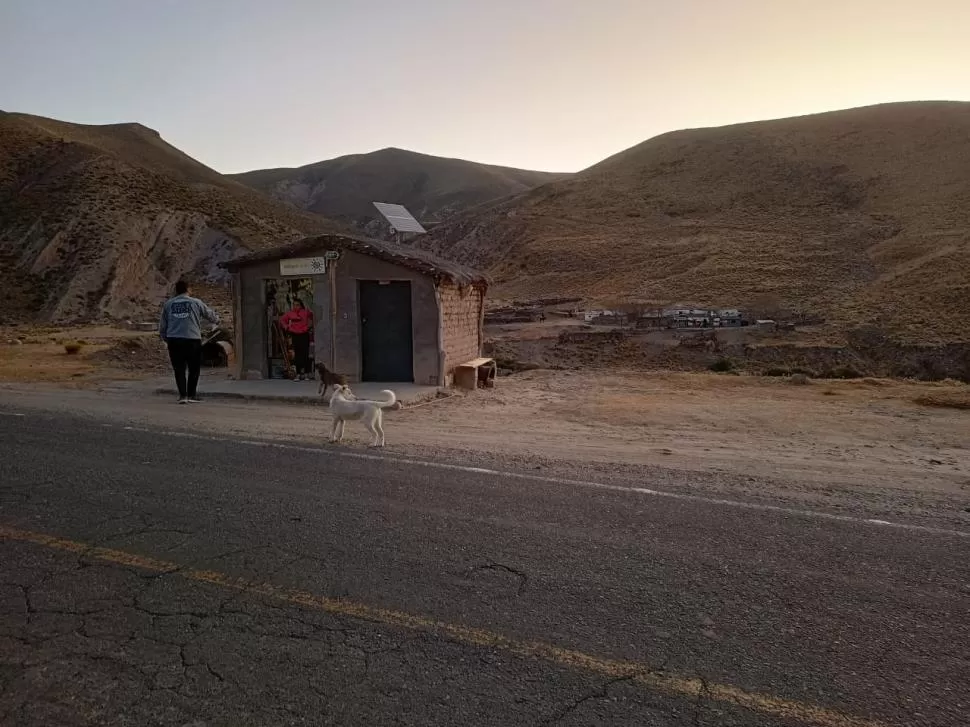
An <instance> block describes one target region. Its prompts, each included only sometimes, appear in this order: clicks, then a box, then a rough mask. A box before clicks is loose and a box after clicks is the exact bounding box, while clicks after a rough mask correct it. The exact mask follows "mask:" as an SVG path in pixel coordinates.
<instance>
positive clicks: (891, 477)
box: [0, 331, 970, 525]
mask: <svg viewBox="0 0 970 727" xmlns="http://www.w3.org/2000/svg"><path fill="white" fill-rule="evenodd" d="M117 333H118V332H116V331H115V332H111V331H104V332H101V337H99V336H98V335H95V334H96V332H91V331H88V332H86V333H85V334H84V335H86V337H87V338H86V340H89V341H90V343H89V345H88V346H86V347H85V348H84V349H83V350H82V352H81V353H80V354H78V355H75V356H71V355H68V354H66V353H64V351H63V345H62V344H58V343H55V342H53V341H50V340H47V341H46V342H43V343H33V344H28V343H24V344H21V345H2V346H0V381H2V382H7V383H6V384H5V385H3V384H0V387H2V388H0V402H4V401H6V402H10V403H16V402H17V401H22V402H26V401H27V400H28V399H30V396H31V394H36V395H37V396H38V397H41V398H43V397H44V396H48V393H45V392H51V391H54V390H56V388H60V387H63V386H65V385H66V386H69V387H71V388H74V389H82V390H83V389H91V391H90V392H89V396H88V397H87V398H85V397H81V398H78V397H77V396H75V398H74V399H63V397H62V401H60V402H59V403H58V406H62V405H63V406H68V405H70V406H75V407H79V408H81V409H82V410H88V411H95V410H97V409H98V408H99V407H106V408H111V409H113V410H122V409H124V407H125V406H127V404H122V403H121V402H122V400H124V401H125V402H129V403H131V407H132V412H130V413H129V414H126V416H129V417H130V418H132V420H133V421H135V420H137V421H145V422H149V421H151V422H153V423H156V424H158V423H161V424H163V425H167V426H172V427H176V426H183V425H185V423H186V422H185V413H184V409H183V408H181V407H174V406H170V404H171V402H169V401H167V400H163V399H161V398H160V397H153V396H151V394H150V392H151V390H152V389H151V387H150V386H148V384H147V383H145V384H140V383H139V382H140V381H142V380H145V381H146V382H147V381H149V380H152V379H154V380H156V381H157V377H158V376H159V375H162V376H164V375H166V372H165V367H164V359H163V358H162V359H159V358H158V354H159V352H160V349H158V347H157V345H156V344H155V342H154V339H151V340H150V341H149V342H145V343H139V344H138V347H137V348H136V349H134V353H131V354H127V353H126V352H127V351H128V350H129V349H130V348H131V347H132V345H133V344H132V343H131V341H130V340H128V339H138V340H140V339H139V336H138V334H125V335H117ZM47 335H48V338H50V337H54V338H59V337H63V334H62V332H61V333H59V332H53V333H50V334H47ZM80 337H81V335H80V334H78V335H75V336H74V337H73V338H74V339H75V340H76V339H77V338H80ZM141 338H144V336H141ZM153 346H154V347H155V348H152V347H153ZM125 356H129V358H127V359H126V358H125ZM119 357H120V358H119ZM160 362H161V363H160ZM125 382H127V383H125ZM40 384H43V386H40V387H39V385H40ZM203 388H204V383H203ZM77 394H80V392H76V395H77ZM146 400H150V402H151V403H150V405H147V406H146V403H145V402H146ZM71 401H73V402H74V403H73V404H71ZM968 407H970V386H967V385H964V384H960V383H956V382H940V383H909V382H903V381H891V380H882V379H860V380H854V381H810V382H809V383H808V384H806V385H802V386H799V385H794V384H792V383H791V382H790V380H788V379H785V378H768V377H759V376H732V375H719V374H713V373H675V372H622V371H612V372H611V371H596V372H583V371H547V370H537V371H527V372H522V373H519V374H515V375H513V376H506V377H501V378H499V379H498V381H497V386H496V388H495V389H493V390H480V391H477V392H474V393H472V394H469V395H467V396H463V395H458V396H455V397H452V398H450V399H446V400H440V401H436V402H434V403H431V404H427V405H418V406H416V407H414V408H409V409H403V410H401V411H396V412H391V413H389V414H388V416H387V425H386V429H387V432H388V435H387V436H388V443H389V449H390V451H391V452H396V453H400V454H407V455H410V456H429V457H439V456H448V457H451V458H456V459H461V460H462V461H480V462H483V463H485V464H489V465H507V466H515V467H525V468H529V469H537V470H542V471H543V472H545V473H549V472H556V473H559V474H568V473H570V472H576V471H581V472H583V473H584V476H589V473H595V474H596V476H598V477H607V476H610V475H617V474H622V475H623V476H624V477H626V478H627V479H629V478H630V477H638V476H641V475H644V476H645V475H649V477H650V478H651V480H650V481H651V482H656V481H657V478H658V477H661V476H662V473H671V472H676V473H679V474H680V475H683V476H687V475H691V476H694V475H698V476H699V475H704V477H702V478H699V479H698V478H695V480H696V482H698V483H700V482H703V489H705V490H707V491H712V490H713V491H717V492H723V493H729V494H731V495H732V496H738V495H745V496H759V495H766V494H767V493H768V491H769V490H770V491H771V495H772V497H776V496H778V495H779V494H780V495H783V496H784V497H785V498H788V499H792V500H794V501H799V502H804V501H811V502H812V503H813V504H818V503H823V504H830V505H832V506H835V507H851V505H852V503H853V502H854V501H856V500H860V499H866V498H869V499H871V498H873V497H876V498H877V499H878V498H883V499H886V498H888V500H887V501H889V500H894V501H905V502H906V503H907V504H906V507H907V508H909V509H911V510H912V509H914V508H915V509H916V510H920V509H926V510H934V511H945V512H947V513H949V514H950V515H949V516H950V517H952V518H955V519H956V520H957V521H959V522H963V521H966V524H968V525H970V512H964V510H965V509H970V408H968ZM135 409H137V410H138V412H140V413H138V414H137V415H136V414H135V413H134V410H135ZM328 420H329V416H328V413H327V409H326V408H325V407H323V406H321V407H313V406H310V407H306V406H304V407H298V406H295V405H279V404H268V403H248V402H247V403H243V402H226V401H212V402H210V403H209V404H207V405H206V406H205V407H203V410H201V411H200V410H193V413H192V419H191V422H189V423H190V425H191V426H193V427H198V428H199V429H202V430H204V431H207V432H210V433H212V432H222V433H226V434H237V435H245V436H259V437H263V438H265V437H269V438H278V439H287V440H298V441H301V440H302V441H307V442H313V443H314V444H319V443H321V442H322V441H323V439H324V436H325V433H326V432H327V431H328V429H329V427H328ZM357 429H358V428H353V427H351V428H349V429H348V435H349V438H350V445H349V446H354V447H362V446H363V444H364V433H363V431H362V430H361V431H357ZM577 468H578V469H577ZM663 476H666V475H663ZM661 479H662V477H661ZM678 481H679V482H680V483H681V485H682V486H684V487H690V486H691V482H693V481H694V480H690V478H689V477H688V478H687V479H684V477H680V479H679V480H678ZM646 486H651V485H646ZM698 486H700V485H698Z"/></svg>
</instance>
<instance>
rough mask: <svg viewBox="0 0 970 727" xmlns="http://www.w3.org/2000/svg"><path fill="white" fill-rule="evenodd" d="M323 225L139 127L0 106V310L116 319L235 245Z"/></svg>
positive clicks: (211, 270) (207, 271)
mask: <svg viewBox="0 0 970 727" xmlns="http://www.w3.org/2000/svg"><path fill="white" fill-rule="evenodd" d="M335 227H336V225H335V224H333V223H330V222H329V221H327V220H325V219H323V218H320V217H317V216H315V215H311V214H307V213H302V212H298V211H296V210H293V209H292V208H291V207H289V206H287V205H284V204H282V203H280V202H278V201H276V200H272V199H269V198H267V197H265V196H264V195H261V194H259V193H258V192H255V191H254V190H252V189H250V188H248V187H246V186H244V185H242V184H239V183H238V182H234V181H232V180H230V179H227V178H226V177H224V176H222V175H220V174H219V173H217V172H215V171H214V170H212V169H209V168H208V167H206V166H204V165H202V164H200V163H199V162H197V161H195V160H194V159H191V158H189V157H188V156H186V155H185V154H183V153H182V152H180V151H179V150H178V149H176V148H174V147H172V146H171V145H169V144H167V143H166V142H165V141H164V140H162V138H161V137H160V136H159V135H158V134H157V133H156V132H155V131H153V130H151V129H148V128H146V127H144V126H141V125H139V124H113V125H108V126H84V125H80V124H70V123H65V122H60V121H53V120H51V119H44V118H39V117H34V116H26V115H22V114H10V113H3V112H0V286H2V292H0V296H3V299H4V311H5V312H4V314H3V315H4V317H5V318H17V317H21V316H24V315H28V314H32V315H34V316H37V317H42V318H48V319H53V320H62V321H70V320H80V319H86V318H97V317H101V316H113V317H128V316H131V315H137V314H139V313H142V312H144V311H146V310H152V309H154V308H155V306H156V305H157V303H158V301H159V300H160V298H161V297H162V296H163V294H164V292H165V290H166V289H167V287H168V286H169V284H170V283H171V282H172V281H174V280H175V279H176V278H178V277H179V276H181V275H185V274H190V275H194V276H196V277H201V278H203V279H206V278H208V279H210V280H213V279H215V278H217V277H218V275H219V270H218V268H217V267H216V263H218V262H219V261H221V260H224V259H226V258H228V257H230V256H232V255H234V254H235V253H236V252H237V250H239V249H240V248H247V249H249V248H258V247H260V246H264V245H267V244H275V243H279V242H283V241H289V240H291V239H293V238H295V237H300V236H302V235H304V234H308V233H313V232H317V231H325V230H327V229H334V228H335Z"/></svg>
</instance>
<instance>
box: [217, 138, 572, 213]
mask: <svg viewBox="0 0 970 727" xmlns="http://www.w3.org/2000/svg"><path fill="white" fill-rule="evenodd" d="M231 176H232V178H233V179H235V180H237V181H239V182H242V183H243V184H248V185H249V186H251V187H253V188H254V189H258V190H260V191H261V192H265V193H266V194H269V195H271V196H273V197H276V198H277V199H280V200H283V201H284V202H287V203H289V204H291V205H293V206H295V207H297V208H299V209H303V210H308V211H310V212H316V213H317V214H321V215H324V216H325V217H329V218H331V219H335V220H341V221H344V222H347V223H350V224H353V225H355V226H356V227H358V228H360V229H363V230H365V231H372V230H373V224H372V223H373V222H374V220H375V219H377V213H376V211H375V210H374V207H373V205H372V204H371V203H372V202H392V203H396V204H403V205H404V206H405V207H407V208H408V209H409V210H410V211H411V214H413V215H414V216H415V217H417V218H418V220H420V221H422V222H439V221H441V220H445V219H447V218H449V217H451V216H452V215H454V214H456V213H458V212H461V211H463V210H467V209H469V208H470V207H474V206H476V205H479V204H482V203H484V202H491V201H493V200H497V199H500V198H503V197H507V196H509V195H512V194H518V193H520V192H524V191H526V190H529V189H532V188H533V187H536V186H538V185H540V184H545V183H546V182H550V181H554V180H557V179H563V178H565V177H566V176H568V175H564V174H551V173H547V172H530V171H525V170H522V169H510V168H507V167H496V166H489V165H487V164H477V163H475V162H468V161H463V160H461V159H445V158H442V157H435V156H428V155H427V154H418V153H416V152H412V151H405V150H403V149H383V150H381V151H375V152H372V153H370V154H352V155H350V156H343V157H339V158H338V159H330V160H328V161H323V162H317V163H316V164H309V165H307V166H304V167H299V168H296V169H262V170H258V171H253V172H245V173H243V174H235V175H231Z"/></svg>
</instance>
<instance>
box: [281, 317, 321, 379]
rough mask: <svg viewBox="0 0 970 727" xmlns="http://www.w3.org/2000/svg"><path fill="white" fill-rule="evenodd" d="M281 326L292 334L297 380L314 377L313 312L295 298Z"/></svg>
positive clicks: (282, 318) (282, 319)
mask: <svg viewBox="0 0 970 727" xmlns="http://www.w3.org/2000/svg"><path fill="white" fill-rule="evenodd" d="M280 326H281V327H282V328H283V330H284V331H286V332H287V333H288V334H290V340H291V341H292V342H293V363H294V365H295V366H296V376H297V380H299V381H303V380H304V379H306V378H312V374H311V373H310V329H311V328H312V327H313V314H312V313H311V312H310V311H309V310H307V309H306V308H305V307H304V306H303V301H302V300H300V299H299V298H294V299H293V307H292V308H291V309H290V310H289V311H287V312H286V313H284V314H283V315H282V317H281V318H280Z"/></svg>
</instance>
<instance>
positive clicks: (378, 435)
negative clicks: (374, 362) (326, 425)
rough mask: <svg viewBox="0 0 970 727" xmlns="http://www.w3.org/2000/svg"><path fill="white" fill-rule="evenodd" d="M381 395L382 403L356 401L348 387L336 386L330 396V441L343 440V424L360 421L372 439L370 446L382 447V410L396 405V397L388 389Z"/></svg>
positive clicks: (363, 400)
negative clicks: (331, 424)
mask: <svg viewBox="0 0 970 727" xmlns="http://www.w3.org/2000/svg"><path fill="white" fill-rule="evenodd" d="M381 394H382V395H383V396H384V400H383V401H367V400H366V399H358V398H357V397H355V396H354V394H353V392H351V390H350V387H349V386H346V385H342V384H338V385H337V387H336V388H335V389H334V390H333V393H332V394H331V395H330V414H331V416H333V429H332V430H331V432H330V441H331V442H339V441H340V440H342V439H343V438H344V423H345V422H347V421H356V420H357V419H360V420H361V421H362V422H363V423H364V426H365V427H367V431H368V432H370V433H371V435H372V436H373V437H374V440H373V441H372V442H371V444H370V446H371V447H383V446H384V409H390V408H391V407H393V406H394V405H395V404H397V396H396V395H395V394H394V392H393V391H390V390H389V389H385V390H384V391H382V392H381Z"/></svg>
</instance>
